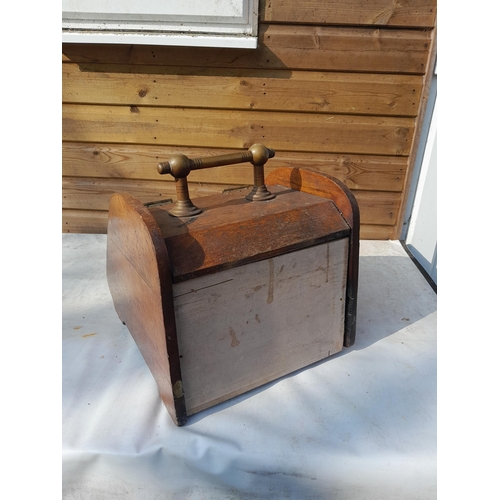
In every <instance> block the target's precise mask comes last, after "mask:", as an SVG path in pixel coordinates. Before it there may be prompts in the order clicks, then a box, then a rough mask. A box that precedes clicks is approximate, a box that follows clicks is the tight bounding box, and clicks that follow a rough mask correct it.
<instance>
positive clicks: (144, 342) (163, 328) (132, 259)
mask: <svg viewBox="0 0 500 500" xmlns="http://www.w3.org/2000/svg"><path fill="white" fill-rule="evenodd" d="M108 217H109V218H108V239H107V241H108V244H107V263H106V267H107V269H106V271H107V278H108V284H109V289H110V291H111V296H112V297H113V302H114V305H115V309H116V312H117V313H118V316H119V318H120V319H121V321H122V322H123V323H124V324H126V325H127V327H128V329H129V331H130V333H131V335H132V337H133V338H134V340H135V342H136V344H137V346H138V347H139V350H140V351H141V354H142V356H143V357H144V360H145V361H146V363H147V365H148V367H149V369H150V370H151V373H152V374H153V377H154V378H155V380H156V383H157V385H158V388H159V392H160V396H161V398H162V400H163V402H164V404H165V406H166V407H167V410H168V412H169V414H170V416H171V417H172V419H173V420H174V422H175V423H176V424H177V425H183V424H184V423H185V422H186V406H185V401H184V393H183V389H182V378H181V371H180V360H179V350H178V345H177V333H176V326H175V315H174V308H173V295H172V283H171V274H170V263H169V258H168V253H167V249H166V247H165V242H164V240H163V238H162V235H161V231H160V228H159V227H158V224H157V223H156V220H155V219H154V218H153V216H152V215H151V213H150V212H149V210H147V208H145V207H144V205H143V204H142V203H141V202H140V201H139V200H138V199H136V198H134V197H133V196H131V195H129V194H126V193H123V194H115V195H113V196H112V197H111V200H110V206H109V216H108Z"/></svg>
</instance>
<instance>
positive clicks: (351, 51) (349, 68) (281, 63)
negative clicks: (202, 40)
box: [62, 24, 430, 74]
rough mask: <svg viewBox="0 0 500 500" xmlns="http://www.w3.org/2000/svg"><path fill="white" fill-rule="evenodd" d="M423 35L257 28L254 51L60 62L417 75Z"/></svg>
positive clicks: (108, 54) (81, 47)
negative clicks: (256, 46) (256, 40)
mask: <svg viewBox="0 0 500 500" xmlns="http://www.w3.org/2000/svg"><path fill="white" fill-rule="evenodd" d="M429 40H430V34H429V32H428V31H426V30H410V29H400V30H393V29H383V28H371V27H370V28H358V27H356V28H344V27H321V26H299V25H297V26H296V25H283V26H282V25H266V24H261V25H259V48H258V49H256V50H248V49H218V48H203V47H202V48H199V47H197V48H190V47H168V46H162V47H159V46H148V45H106V44H102V45H98V44H95V45H93V44H63V46H62V52H63V62H66V61H70V62H75V63H108V64H109V63H114V64H130V65H146V66H151V65H155V66H177V67H180V66H194V67H200V66H202V67H205V68H215V67H216V68H248V69H286V70H300V69H303V70H313V71H345V72H365V73H366V72H370V73H397V74H405V73H406V74H423V73H424V71H425V64H426V61H427V55H428V47H429Z"/></svg>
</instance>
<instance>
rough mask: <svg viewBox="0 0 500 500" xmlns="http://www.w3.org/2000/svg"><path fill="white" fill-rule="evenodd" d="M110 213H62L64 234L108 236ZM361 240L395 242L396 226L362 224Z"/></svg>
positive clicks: (96, 211) (93, 211)
mask: <svg viewBox="0 0 500 500" xmlns="http://www.w3.org/2000/svg"><path fill="white" fill-rule="evenodd" d="M107 223H108V212H107V211H104V210H102V211H101V210H71V209H63V211H62V232H63V233H80V234H106V232H107ZM360 238H361V239H363V240H393V239H397V236H396V235H394V226H384V225H380V224H377V225H372V224H361V228H360Z"/></svg>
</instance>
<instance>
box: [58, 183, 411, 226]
mask: <svg viewBox="0 0 500 500" xmlns="http://www.w3.org/2000/svg"><path fill="white" fill-rule="evenodd" d="M228 187H231V186H228V185H218V184H198V183H190V184H189V193H190V195H191V198H192V199H193V201H196V200H197V199H199V198H201V197H204V196H210V195H213V194H218V193H221V192H222V191H223V190H224V189H226V188H228ZM121 192H127V193H129V194H131V195H132V196H134V197H136V198H138V199H139V200H140V201H141V202H142V203H152V202H160V201H161V200H165V199H173V200H174V201H175V200H176V193H175V185H174V182H173V181H160V182H153V181H146V182H143V181H129V180H118V179H93V178H71V177H64V178H63V199H62V207H63V209H69V210H87V209H88V208H89V207H92V208H91V210H107V209H108V207H109V201H110V199H111V196H112V195H113V194H114V193H121ZM353 193H354V194H355V196H356V199H357V200H358V203H359V206H360V212H361V223H362V224H382V225H392V224H394V223H395V220H396V217H397V213H398V210H399V208H400V205H401V193H394V192H386V191H353Z"/></svg>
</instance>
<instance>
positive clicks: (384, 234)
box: [359, 224, 398, 259]
mask: <svg viewBox="0 0 500 500" xmlns="http://www.w3.org/2000/svg"><path fill="white" fill-rule="evenodd" d="M359 237H360V238H361V239H362V240H395V239H398V235H397V234H396V233H395V232H394V226H375V225H370V224H361V227H360V231H359ZM362 258H363V257H361V259H362Z"/></svg>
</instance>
